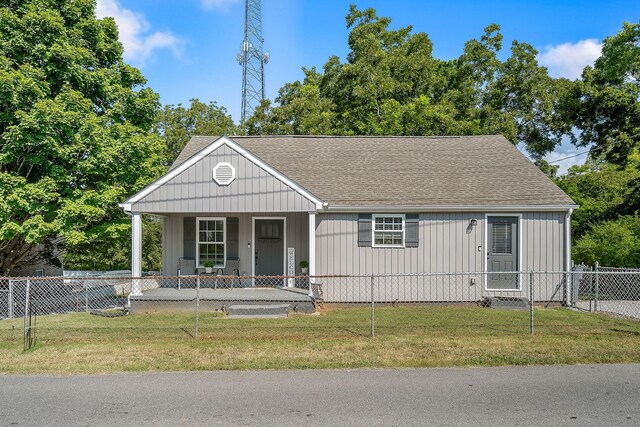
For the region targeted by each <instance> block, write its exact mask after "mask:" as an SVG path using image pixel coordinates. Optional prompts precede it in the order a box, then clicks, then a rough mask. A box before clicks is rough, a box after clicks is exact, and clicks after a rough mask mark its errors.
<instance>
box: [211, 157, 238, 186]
mask: <svg viewBox="0 0 640 427" xmlns="http://www.w3.org/2000/svg"><path fill="white" fill-rule="evenodd" d="M235 178H236V169H235V168H234V167H233V166H232V165H231V164H230V163H226V162H223V163H218V164H217V165H216V167H215V168H213V180H214V181H215V182H216V183H217V184H218V185H229V184H231V182H232V181H233V180H234V179H235Z"/></svg>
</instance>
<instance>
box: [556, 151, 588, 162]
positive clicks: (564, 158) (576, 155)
mask: <svg viewBox="0 0 640 427" xmlns="http://www.w3.org/2000/svg"><path fill="white" fill-rule="evenodd" d="M587 153H589V151H583V152H582V153H577V154H574V155H573V156H569V157H563V158H562V159H558V160H554V161H553V162H547V163H549V164H553V163H558V162H561V161H563V160H567V159H573V158H574V157H578V156H582V155H583V154H587Z"/></svg>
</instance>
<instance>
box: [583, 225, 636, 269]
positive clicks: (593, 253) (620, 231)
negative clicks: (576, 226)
mask: <svg viewBox="0 0 640 427" xmlns="http://www.w3.org/2000/svg"><path fill="white" fill-rule="evenodd" d="M573 257H574V260H575V261H576V262H578V263H581V262H583V263H585V264H588V265H593V264H594V263H595V262H596V261H598V262H599V263H600V264H602V265H606V266H607V267H631V268H633V267H640V217H639V216H632V215H626V216H622V217H620V218H618V219H616V220H610V221H605V222H602V223H599V224H597V225H596V226H594V227H593V228H592V229H591V230H589V231H588V232H587V233H586V234H585V235H584V236H583V237H582V238H580V239H578V240H577V241H576V242H575V243H574V245H573Z"/></svg>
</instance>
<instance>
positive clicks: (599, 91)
mask: <svg viewBox="0 0 640 427" xmlns="http://www.w3.org/2000/svg"><path fill="white" fill-rule="evenodd" d="M572 99H573V100H574V101H573V102H572V103H571V104H569V105H568V106H567V109H568V110H569V111H570V112H571V113H569V114H570V117H571V119H572V120H573V121H574V123H575V125H576V127H577V128H578V129H579V130H580V131H581V134H580V140H579V144H580V145H584V146H588V145H591V144H593V151H594V153H595V154H597V155H604V156H605V157H606V159H607V160H609V161H611V162H613V163H615V164H619V165H624V164H626V162H627V159H628V158H629V155H630V154H631V153H632V152H633V150H634V149H637V148H638V147H640V22H638V23H636V24H630V23H627V22H625V23H624V25H623V27H622V29H621V30H620V32H619V33H618V34H616V35H615V36H612V37H607V38H606V39H605V40H604V43H603V47H602V55H601V56H600V58H598V59H597V60H596V62H595V64H594V66H593V67H586V68H585V70H584V71H583V73H582V81H580V82H579V84H578V86H577V87H576V89H575V93H574V96H573V97H572Z"/></svg>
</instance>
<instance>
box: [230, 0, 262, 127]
mask: <svg viewBox="0 0 640 427" xmlns="http://www.w3.org/2000/svg"><path fill="white" fill-rule="evenodd" d="M244 10H245V18H244V41H243V42H242V46H241V47H240V53H238V56H237V57H236V58H237V59H238V63H239V64H240V65H242V116H241V118H240V121H241V123H244V122H245V120H246V119H248V118H249V117H251V115H253V112H254V111H255V109H256V107H258V105H260V102H261V101H262V100H263V99H264V65H265V64H266V63H267V62H269V53H268V52H263V50H262V47H263V44H264V39H263V38H262V0H245V9H244Z"/></svg>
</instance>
